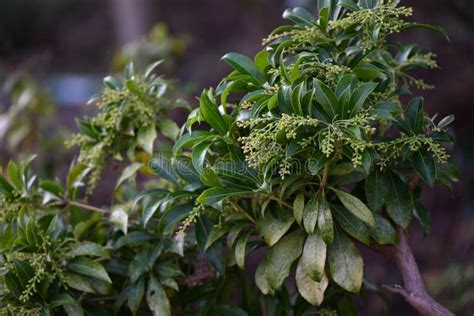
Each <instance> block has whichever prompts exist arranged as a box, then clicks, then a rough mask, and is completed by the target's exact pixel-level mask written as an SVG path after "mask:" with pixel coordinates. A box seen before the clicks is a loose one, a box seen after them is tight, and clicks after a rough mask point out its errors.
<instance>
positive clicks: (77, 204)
mask: <svg viewBox="0 0 474 316" xmlns="http://www.w3.org/2000/svg"><path fill="white" fill-rule="evenodd" d="M68 204H69V205H72V206H77V207H80V208H83V209H85V210H89V211H93V212H97V213H101V214H108V212H107V211H106V210H103V209H101V208H98V207H95V206H92V205H88V204H83V203H80V202H76V201H68Z"/></svg>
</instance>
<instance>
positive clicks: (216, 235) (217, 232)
mask: <svg viewBox="0 0 474 316" xmlns="http://www.w3.org/2000/svg"><path fill="white" fill-rule="evenodd" d="M228 230H229V226H228V225H215V226H213V227H212V229H211V232H210V233H209V236H208V237H207V241H206V245H205V246H204V250H207V248H209V247H210V246H212V244H213V243H215V242H216V241H217V240H219V239H220V238H221V237H222V236H224V235H225V234H226V233H227V232H228Z"/></svg>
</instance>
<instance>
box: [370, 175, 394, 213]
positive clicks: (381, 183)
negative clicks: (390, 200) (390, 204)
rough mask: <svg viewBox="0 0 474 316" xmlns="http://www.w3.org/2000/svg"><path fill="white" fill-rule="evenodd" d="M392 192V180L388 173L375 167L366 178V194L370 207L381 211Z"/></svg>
mask: <svg viewBox="0 0 474 316" xmlns="http://www.w3.org/2000/svg"><path fill="white" fill-rule="evenodd" d="M389 194H390V181H389V179H388V177H387V175H386V174H385V173H383V172H381V171H380V170H379V169H378V168H375V169H374V170H373V171H372V172H371V173H370V174H369V176H368V177H367V179H366V180H365V196H366V198H367V203H368V204H369V207H370V209H371V210H373V211H374V212H379V211H380V209H381V208H382V206H383V205H384V204H385V201H386V200H387V197H388V195H389Z"/></svg>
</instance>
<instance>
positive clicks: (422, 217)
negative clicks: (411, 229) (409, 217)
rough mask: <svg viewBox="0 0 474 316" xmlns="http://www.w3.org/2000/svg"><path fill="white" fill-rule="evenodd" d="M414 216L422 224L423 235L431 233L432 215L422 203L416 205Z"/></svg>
mask: <svg viewBox="0 0 474 316" xmlns="http://www.w3.org/2000/svg"><path fill="white" fill-rule="evenodd" d="M414 215H415V217H416V219H417V220H418V221H419V222H420V225H421V228H422V229H423V234H424V235H425V236H426V235H428V234H429V233H430V232H431V214H430V212H429V211H428V210H427V209H426V207H424V205H423V204H421V203H416V204H415V209H414Z"/></svg>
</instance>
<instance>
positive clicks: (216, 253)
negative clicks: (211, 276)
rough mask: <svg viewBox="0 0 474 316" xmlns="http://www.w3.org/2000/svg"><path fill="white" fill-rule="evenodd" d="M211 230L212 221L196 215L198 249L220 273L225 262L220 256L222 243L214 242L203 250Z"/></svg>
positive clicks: (222, 272)
mask: <svg viewBox="0 0 474 316" xmlns="http://www.w3.org/2000/svg"><path fill="white" fill-rule="evenodd" d="M211 230H212V223H211V221H210V220H209V219H208V218H207V217H206V216H204V215H201V216H199V217H198V219H197V221H196V230H195V234H196V241H197V244H198V246H199V249H200V250H201V252H202V253H203V255H204V257H205V258H206V260H207V262H209V264H210V265H211V266H212V267H213V268H214V269H215V270H216V271H218V272H219V273H221V274H222V275H223V274H224V273H225V264H224V262H223V257H222V243H221V242H219V241H218V242H215V243H213V244H212V246H210V247H209V248H207V249H206V250H204V248H205V246H206V242H207V240H208V238H209V234H210V232H211Z"/></svg>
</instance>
